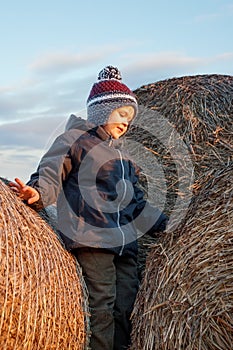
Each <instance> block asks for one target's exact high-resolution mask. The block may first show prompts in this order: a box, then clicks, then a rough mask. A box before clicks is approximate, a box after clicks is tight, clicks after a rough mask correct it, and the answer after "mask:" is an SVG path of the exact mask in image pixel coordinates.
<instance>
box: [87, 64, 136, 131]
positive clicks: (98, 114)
mask: <svg viewBox="0 0 233 350" xmlns="http://www.w3.org/2000/svg"><path fill="white" fill-rule="evenodd" d="M121 80H122V78H121V73H120V72H119V70H118V69H117V68H116V67H112V66H107V67H105V68H104V69H102V70H101V71H100V73H99V75H98V82H96V83H95V84H94V85H93V86H92V89H91V92H90V94H89V97H88V99H87V120H88V121H89V122H91V123H93V124H95V125H104V124H106V122H107V120H108V118H109V116H110V114H111V113H112V111H114V110H115V109H116V108H119V107H123V106H132V107H133V108H134V110H135V115H134V117H135V116H136V114H137V110H138V105H137V100H136V97H135V95H134V94H133V92H132V91H131V90H130V89H129V88H128V87H127V86H126V85H125V84H123V83H122V82H121Z"/></svg>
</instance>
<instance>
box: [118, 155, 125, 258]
mask: <svg viewBox="0 0 233 350" xmlns="http://www.w3.org/2000/svg"><path fill="white" fill-rule="evenodd" d="M117 152H118V153H119V155H120V162H121V168H122V181H123V184H124V192H123V196H122V198H121V201H120V202H119V204H118V207H117V227H118V228H119V230H120V232H121V234H122V247H121V250H120V253H119V255H122V253H123V250H124V247H125V234H124V232H123V230H122V228H121V226H120V206H121V203H122V202H123V200H124V199H125V195H126V182H125V168H124V164H123V159H122V154H121V152H120V150H119V149H118V150H117Z"/></svg>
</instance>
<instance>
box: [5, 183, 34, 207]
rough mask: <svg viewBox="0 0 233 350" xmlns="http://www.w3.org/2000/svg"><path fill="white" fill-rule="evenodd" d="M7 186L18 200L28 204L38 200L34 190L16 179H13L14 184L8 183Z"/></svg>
mask: <svg viewBox="0 0 233 350" xmlns="http://www.w3.org/2000/svg"><path fill="white" fill-rule="evenodd" d="M9 186H10V187H11V189H12V190H13V191H14V192H15V193H17V195H18V196H19V197H20V198H22V199H24V200H26V201H27V202H28V204H33V203H35V202H37V201H38V200H39V199H40V195H39V192H37V190H36V189H35V188H33V187H31V186H27V185H25V183H24V182H23V181H21V180H20V179H18V178H16V179H15V182H10V183H9Z"/></svg>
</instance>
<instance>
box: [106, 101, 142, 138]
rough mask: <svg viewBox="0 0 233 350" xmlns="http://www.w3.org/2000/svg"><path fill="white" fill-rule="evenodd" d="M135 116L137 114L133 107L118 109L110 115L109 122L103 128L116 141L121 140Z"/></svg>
mask: <svg viewBox="0 0 233 350" xmlns="http://www.w3.org/2000/svg"><path fill="white" fill-rule="evenodd" d="M134 114H135V112H134V108H133V107H132V106H123V107H120V108H117V109H115V110H114V111H113V112H112V113H111V114H110V116H109V118H108V122H107V124H105V125H104V126H103V128H104V130H105V131H106V132H107V133H108V134H109V135H111V136H112V137H113V138H114V139H119V137H121V136H122V135H124V134H125V133H126V131H127V130H128V126H129V123H130V122H131V121H132V120H133V117H134Z"/></svg>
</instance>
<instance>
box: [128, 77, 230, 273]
mask: <svg viewBox="0 0 233 350" xmlns="http://www.w3.org/2000/svg"><path fill="white" fill-rule="evenodd" d="M134 92H135V94H136V95H137V97H138V101H139V104H140V113H139V116H138V122H137V123H136V124H135V125H132V127H131V128H130V130H129V133H128V135H127V138H128V141H129V142H128V143H127V144H126V146H127V148H128V151H129V153H130V154H131V155H132V156H133V157H134V158H135V160H136V161H137V162H138V160H139V161H140V165H141V166H142V168H143V169H146V170H144V171H145V172H146V171H147V169H149V172H148V173H149V176H148V178H149V181H151V179H153V181H154V182H153V184H152V186H151V187H150V189H148V179H147V178H146V177H143V178H142V179H141V185H142V187H143V189H144V191H145V194H146V195H147V193H148V191H150V192H154V196H155V197H156V196H157V198H156V201H155V202H160V201H161V202H162V200H163V204H164V206H163V207H162V209H164V211H165V212H166V213H167V215H168V216H169V217H171V216H173V218H172V220H173V225H174V226H176V225H177V223H179V221H180V220H181V218H180V216H181V215H180V213H183V212H184V209H183V208H182V207H181V206H177V203H180V202H182V203H184V201H185V200H186V208H188V205H189V201H190V198H191V196H192V195H193V194H194V195H197V194H198V192H199V191H200V190H201V188H202V186H201V183H202V178H204V179H205V178H207V177H210V176H211V174H212V172H213V170H215V169H217V168H221V167H222V166H225V165H227V164H229V163H230V162H231V161H232V160H233V76H227V75H217V74H213V75H197V76H186V77H181V78H172V79H167V80H163V81H159V82H156V83H152V84H148V85H144V86H142V87H140V88H139V89H137V90H135V91H134ZM164 120H167V124H166V123H165V122H164ZM169 125H171V126H172V128H169ZM174 133H175V138H176V139H177V140H178V139H179V141H180V142H182V143H183V144H184V146H185V147H186V148H187V154H188V157H187V154H186V159H185V156H182V154H178V153H179V151H178V153H175V152H174V148H175V147H174V142H170V141H169V138H170V139H173V137H174ZM132 140H133V141H137V142H138V143H139V144H140V145H141V146H142V147H141V148H140V147H136V145H135V142H133V143H132V145H131V143H130V142H131V141H132ZM166 140H168V142H164V141H166ZM148 153H150V156H148V157H147V156H146V154H148ZM152 155H153V156H154V158H155V159H156V162H157V163H158V164H159V165H160V166H161V169H162V171H163V174H161V172H160V173H157V172H156V168H158V167H156V165H155V164H151V163H152V162H151V160H152ZM179 157H180V159H179ZM182 157H183V159H182ZM188 161H189V164H188V163H187V162H188ZM190 162H191V166H190ZM154 163H155V162H154ZM179 169H180V173H179V171H178V170H179ZM162 176H164V178H165V186H164V183H163V182H162V181H161V177H162ZM181 183H182V188H181V186H180V184H181ZM192 191H193V193H192ZM160 197H161V200H160ZM164 198H165V200H164ZM184 204H185V203H184ZM185 210H186V209H185ZM184 216H185V213H184ZM175 221H176V222H175ZM151 243H156V240H155V239H150V238H148V237H146V236H143V237H141V238H140V239H139V271H140V274H141V275H142V274H143V270H144V267H145V256H146V254H147V252H148V250H149V247H150V244H151Z"/></svg>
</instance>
